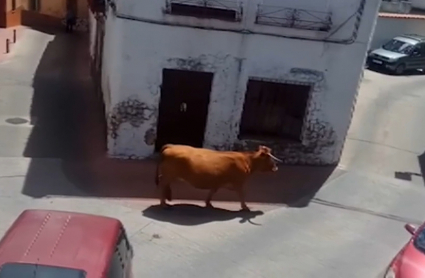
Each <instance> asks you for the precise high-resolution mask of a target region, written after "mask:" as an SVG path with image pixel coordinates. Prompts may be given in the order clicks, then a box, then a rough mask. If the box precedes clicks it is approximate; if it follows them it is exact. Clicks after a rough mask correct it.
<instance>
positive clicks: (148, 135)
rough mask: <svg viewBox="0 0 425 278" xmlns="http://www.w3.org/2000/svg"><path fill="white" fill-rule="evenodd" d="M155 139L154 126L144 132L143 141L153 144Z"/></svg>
mask: <svg viewBox="0 0 425 278" xmlns="http://www.w3.org/2000/svg"><path fill="white" fill-rule="evenodd" d="M155 141H156V130H155V129H154V128H150V129H148V130H147V131H146V133H145V143H146V144H147V145H149V146H152V145H154V144H155Z"/></svg>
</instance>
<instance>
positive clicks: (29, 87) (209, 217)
mask: <svg viewBox="0 0 425 278" xmlns="http://www.w3.org/2000/svg"><path fill="white" fill-rule="evenodd" d="M85 47H86V41H85V40H84V39H83V38H82V37H78V36H76V37H69V36H66V35H65V34H62V33H60V34H58V33H55V32H50V33H45V32H39V31H34V30H28V29H25V30H22V35H21V37H20V41H19V42H18V43H17V44H16V45H15V46H14V48H13V51H12V53H11V54H10V55H8V56H7V57H5V58H3V59H2V60H1V61H0V88H1V91H0V134H1V135H2V136H0V200H1V201H0V233H2V232H4V231H5V230H6V229H7V227H8V226H9V225H10V223H11V222H12V221H13V219H14V218H15V217H16V216H17V215H18V214H19V213H20V212H21V211H22V210H23V209H25V208H57V209H65V210H76V211H82V212H90V213H96V214H104V215H109V216H114V217H118V218H120V219H121V220H122V221H123V222H124V224H125V226H126V228H127V230H128V234H129V235H130V237H131V241H132V243H133V244H134V247H135V251H136V257H135V263H134V268H135V269H134V271H135V277H232V278H233V277H245V278H246V277H294V278H305V277H329V278H333V277H335V278H337V277H338V278H340V277H347V278H348V277H379V275H380V273H382V272H383V270H384V269H385V267H386V265H387V264H388V263H389V261H390V259H391V258H392V257H393V255H395V253H396V252H397V251H398V249H399V248H401V247H402V245H403V244H404V243H405V242H406V240H407V239H408V238H409V234H408V233H407V232H406V231H405V230H404V229H403V225H404V223H406V222H412V223H420V222H421V221H423V220H424V219H425V202H423V200H424V197H425V191H424V183H423V180H422V177H420V176H412V180H411V181H409V180H406V178H405V179H404V180H403V179H396V178H395V176H396V172H412V173H417V174H420V173H421V167H420V164H419V159H418V156H419V155H421V154H422V152H423V151H424V150H425V140H422V134H425V131H424V130H425V127H423V126H422V125H420V123H421V120H422V119H423V118H424V116H425V115H424V114H425V112H423V111H422V109H421V108H422V107H424V106H425V93H424V92H423V91H422V90H421V87H423V86H424V85H425V76H421V75H416V76H406V77H395V76H386V75H382V74H379V73H375V72H371V71H366V72H365V78H364V80H363V84H362V87H361V92H360V94H359V99H358V102H357V107H356V112H355V118H354V120H353V123H352V127H351V129H350V133H349V136H348V137H349V138H348V140H347V143H346V147H345V150H344V155H343V159H342V161H341V166H340V167H339V168H338V169H336V170H335V171H334V174H333V175H331V176H330V177H327V175H325V176H326V177H327V178H325V176H324V177H322V178H323V180H321V181H320V182H319V183H320V184H322V183H324V185H323V186H322V187H321V188H320V190H319V191H318V192H317V194H316V195H315V197H314V198H313V199H311V200H310V202H306V203H305V204H303V205H300V204H298V205H297V204H296V203H294V204H290V205H289V206H285V205H283V203H285V202H284V200H285V196H282V195H284V194H285V193H284V191H283V190H281V189H280V186H282V187H283V186H287V185H286V183H289V179H287V180H285V182H282V181H277V178H274V180H272V178H267V179H265V180H263V181H267V184H266V182H264V184H257V185H256V186H258V187H260V186H262V187H264V188H265V189H264V190H263V191H261V190H259V191H251V195H250V196H252V197H251V201H252V202H250V206H251V208H252V210H253V212H252V213H250V214H246V213H241V212H237V211H236V210H238V209H239V204H238V203H235V202H232V201H231V200H230V199H226V196H225V195H220V196H221V197H220V196H218V197H217V199H219V200H223V201H225V202H218V201H214V202H213V204H214V205H215V206H217V207H221V208H223V209H221V210H219V209H217V210H205V209H202V208H199V207H196V206H195V205H180V206H176V207H174V209H173V210H170V211H168V212H162V211H159V210H158V209H157V208H156V207H155V206H152V205H153V204H156V203H157V201H156V200H155V199H152V198H153V196H154V195H152V194H153V193H152V192H153V191H154V189H153V183H152V181H150V180H149V181H148V178H149V177H150V176H149V175H148V174H146V175H144V174H143V173H142V174H140V176H137V175H135V176H132V177H129V178H128V180H125V179H123V178H121V179H116V180H115V181H114V182H111V184H113V185H115V187H119V188H120V189H125V187H126V186H127V184H129V183H133V184H135V186H139V187H140V191H143V190H147V191H146V192H147V193H146V195H144V198H143V199H139V198H135V197H137V196H130V195H131V194H128V195H124V196H119V198H117V196H114V193H115V192H116V191H112V190H111V191H110V192H111V194H104V195H103V196H100V194H94V193H93V192H96V193H98V192H97V191H96V188H90V189H91V190H88V188H86V187H84V186H90V185H91V184H94V183H96V184H101V185H104V184H106V183H107V182H108V181H109V180H110V179H111V176H108V175H107V174H106V173H111V172H112V173H114V174H117V173H116V170H114V168H113V167H112V166H114V165H115V164H112V166H111V164H108V167H112V168H102V167H100V166H104V165H106V164H105V163H104V162H103V160H101V159H100V160H96V162H90V163H82V162H84V161H86V157H85V154H86V152H87V149H90V151H91V152H93V153H98V152H101V150H102V144H100V143H99V144H98V143H94V142H96V141H94V142H91V145H90V146H91V147H90V148H88V147H87V146H86V143H85V142H86V141H87V140H85V139H84V138H87V137H88V134H91V133H95V132H97V131H96V130H94V131H93V129H90V130H91V131H88V128H87V123H88V122H89V123H92V122H93V121H94V122H96V117H94V118H95V119H93V116H90V117H89V115H87V113H86V112H85V107H86V106H87V105H88V104H87V103H88V102H87V96H88V95H89V94H90V92H91V87H90V82H89V80H88V78H87V76H88V66H87V64H86V63H87V60H88V59H87V54H85V53H84V49H85ZM31 120H32V123H33V124H35V126H33V125H32V124H31ZM94 126H95V125H94ZM90 132H91V133H90ZM89 137H90V136H89ZM89 141H90V140H89ZM93 149H95V150H96V151H93ZM99 161H100V162H99ZM80 165H83V166H81V167H80V168H84V167H85V168H90V170H92V172H96V171H99V172H106V173H103V176H102V175H101V174H99V175H87V174H84V173H83V174H81V175H80V176H78V173H80V170H81V169H80V168H79V166H80ZM120 167H128V168H131V169H136V168H134V167H136V166H134V165H133V164H126V165H124V166H123V165H120ZM137 167H140V166H137ZM95 168H96V169H97V170H94V169H95ZM145 168H146V169H148V170H145V171H147V172H149V171H151V170H149V169H150V168H149V167H145ZM101 169H103V171H102V170H101ZM303 169H305V170H303ZM128 171H129V172H128V173H130V170H128ZM282 171H283V172H284V173H285V175H287V176H289V177H292V178H293V179H294V180H292V181H290V182H292V184H298V185H299V186H302V185H304V184H306V183H307V181H308V182H311V181H310V180H302V178H304V179H305V177H301V176H303V175H302V174H300V173H303V171H305V172H304V176H309V175H313V176H314V177H316V175H317V176H319V175H318V174H317V173H314V174H311V173H313V172H312V171H313V170H311V169H310V168H294V167H293V168H291V167H284V168H283V170H282ZM316 171H319V170H316ZM141 172H143V171H142V170H141ZM295 172H296V173H295ZM123 173H127V172H123ZM132 173H134V171H133V172H132ZM149 173H150V172H149ZM297 173H298V174H297ZM76 175H77V176H78V177H76ZM111 175H112V174H111ZM399 176H400V174H399ZM399 176H398V177H399ZM405 176H406V175H404V176H403V177H405ZM408 176H409V175H408ZM101 177H103V178H102V179H101ZM137 177H142V178H141V179H136V180H134V179H135V178H137ZM145 177H146V179H145ZM131 179H133V180H131ZM81 180H84V181H85V182H84V183H81ZM297 182H298V183H297ZM82 184H83V185H84V186H82ZM142 184H148V185H152V192H150V191H149V190H151V189H142V186H143V185H142ZM271 184H273V186H271ZM111 186H112V185H111ZM105 187H106V186H105ZM318 189H319V188H318V187H317V188H316V190H318ZM148 191H149V192H148ZM270 192H271V193H270ZM148 193H149V194H151V195H148ZM273 193H274V195H278V196H277V197H276V196H275V199H273V201H269V202H267V201H264V202H263V200H271V199H270V195H271V194H272V195H273ZM94 195H95V196H96V197H94ZM105 195H107V198H106V197H105ZM295 195H297V194H296V193H294V196H295ZM182 196H183V195H182ZM185 196H186V197H187V196H189V195H185ZM297 196H298V195H297ZM130 197H131V198H130ZM278 200H281V202H278ZM176 203H183V202H181V201H179V202H176ZM190 203H193V204H202V203H201V202H200V201H199V200H196V201H190ZM256 211H257V212H256ZM258 211H262V213H259V212H258ZM154 235H155V236H154Z"/></svg>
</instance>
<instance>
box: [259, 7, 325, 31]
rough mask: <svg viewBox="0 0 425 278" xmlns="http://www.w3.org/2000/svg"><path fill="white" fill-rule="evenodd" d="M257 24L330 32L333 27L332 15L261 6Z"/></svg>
mask: <svg viewBox="0 0 425 278" xmlns="http://www.w3.org/2000/svg"><path fill="white" fill-rule="evenodd" d="M255 23H257V24H261V25H271V26H280V27H288V28H295V29H304V30H316V31H325V32H328V31H329V30H330V29H331V27H332V14H331V13H329V12H317V11H311V10H306V9H294V8H285V7H277V6H267V5H261V4H260V5H258V9H257V14H256V20H255Z"/></svg>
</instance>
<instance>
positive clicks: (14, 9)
mask: <svg viewBox="0 0 425 278" xmlns="http://www.w3.org/2000/svg"><path fill="white" fill-rule="evenodd" d="M67 9H73V10H74V11H75V13H76V14H77V16H78V17H79V18H80V19H82V22H84V21H85V24H87V18H88V5H87V1H86V0H0V27H12V26H16V25H28V26H31V25H34V24H43V23H44V24H46V23H47V24H58V23H59V24H60V21H61V20H62V19H63V18H64V17H65V14H66V11H67ZM37 15H39V16H37Z"/></svg>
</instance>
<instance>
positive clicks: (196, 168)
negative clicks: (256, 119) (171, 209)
mask: <svg viewBox="0 0 425 278" xmlns="http://www.w3.org/2000/svg"><path fill="white" fill-rule="evenodd" d="M275 160H276V161H280V160H279V159H277V158H276V157H274V156H273V155H272V154H271V149H270V148H268V147H265V146H259V148H258V150H257V151H254V152H230V151H214V150H209V149H201V148H194V147H190V146H184V145H171V144H167V145H165V146H164V147H163V148H162V150H161V160H160V162H159V164H158V166H157V173H156V184H157V186H158V187H159V188H160V190H161V197H160V200H161V206H162V207H167V203H166V199H167V200H169V201H171V187H170V184H171V183H172V182H174V181H177V180H181V181H185V182H187V183H189V184H191V185H192V186H194V187H196V188H199V189H208V190H209V194H208V196H207V199H206V201H205V203H206V206H207V207H212V205H211V198H212V197H213V195H214V193H216V192H217V190H218V189H219V188H222V187H226V188H228V189H231V190H234V191H236V192H237V193H238V195H239V198H240V202H241V206H242V209H244V210H249V209H248V206H247V205H246V203H245V190H244V184H245V181H246V179H247V178H248V176H249V175H250V174H252V173H254V172H256V171H257V172H276V171H277V166H276V163H275Z"/></svg>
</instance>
